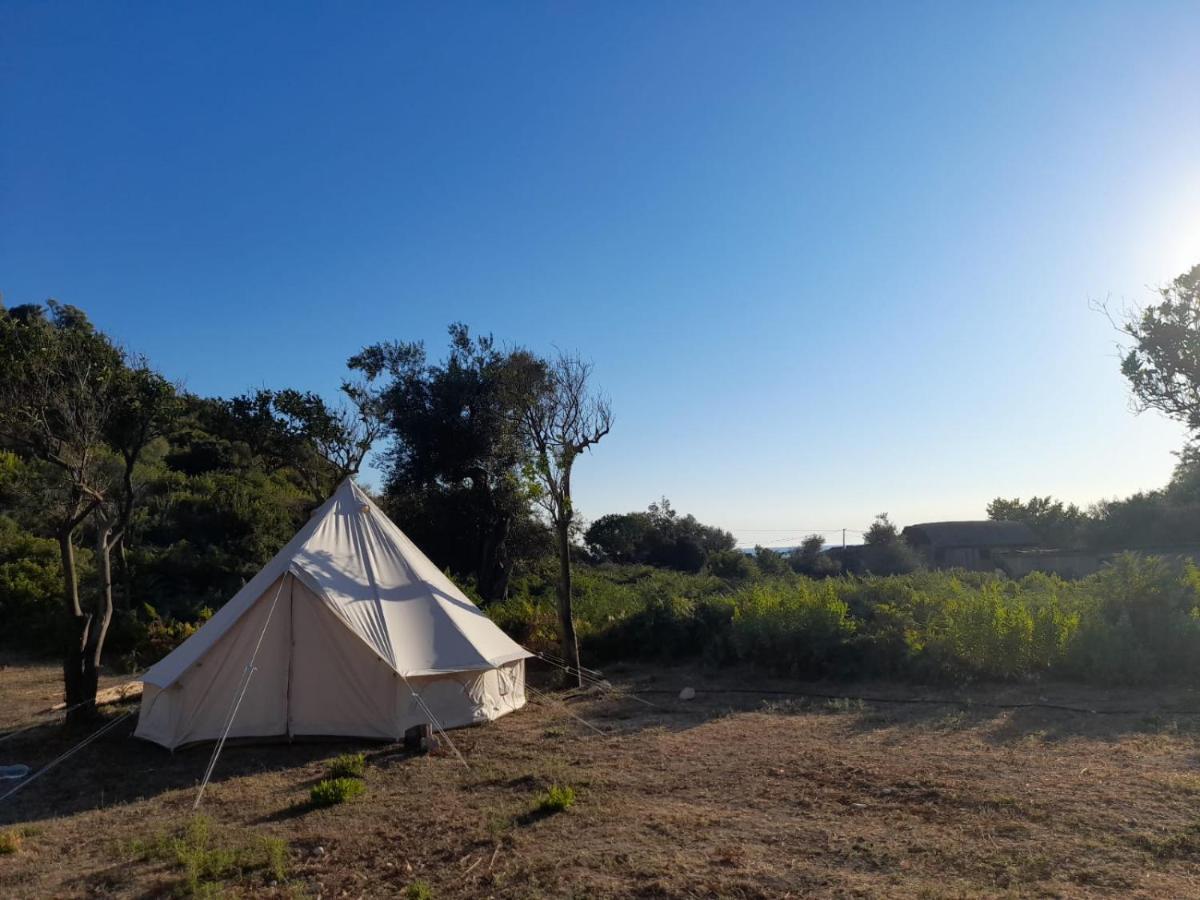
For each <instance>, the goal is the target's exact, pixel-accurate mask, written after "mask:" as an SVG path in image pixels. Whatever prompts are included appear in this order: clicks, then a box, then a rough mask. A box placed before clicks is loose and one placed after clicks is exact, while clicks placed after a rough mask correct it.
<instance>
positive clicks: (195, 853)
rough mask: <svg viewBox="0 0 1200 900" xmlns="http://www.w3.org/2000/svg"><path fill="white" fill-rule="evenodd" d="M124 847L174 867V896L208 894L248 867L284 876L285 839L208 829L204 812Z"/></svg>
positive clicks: (209, 823) (278, 878)
mask: <svg viewBox="0 0 1200 900" xmlns="http://www.w3.org/2000/svg"><path fill="white" fill-rule="evenodd" d="M127 850H128V852H129V853H130V855H132V856H133V857H134V858H136V859H142V860H151V861H155V862H165V863H168V864H169V865H171V866H173V867H175V868H176V869H177V870H179V871H180V873H181V876H180V879H179V881H178V882H177V883H176V884H175V886H174V893H175V895H176V896H183V897H212V896H217V895H219V894H220V893H221V887H222V884H223V883H224V882H226V881H229V880H231V879H238V878H243V877H245V876H246V875H249V874H251V873H254V872H262V873H264V874H265V875H267V876H269V877H271V878H273V879H275V880H276V881H282V880H283V879H284V878H286V877H287V844H286V843H285V842H284V841H283V840H281V839H280V838H273V837H266V836H263V835H256V836H254V837H253V838H251V839H250V840H244V839H241V837H240V835H237V834H234V833H233V832H222V831H219V830H218V829H216V828H214V825H213V822H212V820H211V819H210V818H208V817H207V816H202V815H198V816H193V817H192V818H191V819H190V820H188V822H187V824H186V825H185V826H184V827H183V828H182V829H181V830H180V831H179V832H177V833H173V834H161V835H159V836H157V837H156V838H154V839H152V840H149V841H133V842H132V843H130V844H129V845H128V846H127Z"/></svg>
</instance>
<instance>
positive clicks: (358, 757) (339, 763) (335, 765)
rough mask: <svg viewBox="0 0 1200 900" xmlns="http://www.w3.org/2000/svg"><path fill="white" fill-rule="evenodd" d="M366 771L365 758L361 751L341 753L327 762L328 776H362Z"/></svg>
mask: <svg viewBox="0 0 1200 900" xmlns="http://www.w3.org/2000/svg"><path fill="white" fill-rule="evenodd" d="M366 771H367V758H366V756H365V755H364V754H362V753H343V754H342V755H341V756H339V757H337V758H335V759H334V760H333V761H332V762H330V763H329V777H330V778H362V777H363V774H364V773H365V772H366Z"/></svg>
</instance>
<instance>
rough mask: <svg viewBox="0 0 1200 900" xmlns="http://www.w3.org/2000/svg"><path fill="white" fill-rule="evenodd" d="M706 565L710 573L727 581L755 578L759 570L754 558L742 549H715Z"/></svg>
mask: <svg viewBox="0 0 1200 900" xmlns="http://www.w3.org/2000/svg"><path fill="white" fill-rule="evenodd" d="M704 566H705V569H706V570H707V572H708V574H709V575H715V576H716V577H717V578H724V579H726V580H727V581H742V580H744V579H747V578H753V577H754V575H755V573H756V571H757V570H756V569H755V568H754V562H753V560H751V559H750V557H749V556H747V555H746V554H745V553H743V552H742V551H741V550H715V551H713V552H712V553H710V554H709V555H708V559H707V561H706V562H705V564H704Z"/></svg>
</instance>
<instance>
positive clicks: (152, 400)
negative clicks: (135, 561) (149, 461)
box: [95, 359, 180, 627]
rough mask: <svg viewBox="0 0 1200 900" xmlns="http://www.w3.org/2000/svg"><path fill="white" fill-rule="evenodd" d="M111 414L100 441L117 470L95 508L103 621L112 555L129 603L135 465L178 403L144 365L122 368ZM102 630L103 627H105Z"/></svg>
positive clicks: (141, 486) (140, 484)
mask: <svg viewBox="0 0 1200 900" xmlns="http://www.w3.org/2000/svg"><path fill="white" fill-rule="evenodd" d="M113 401H114V402H113V409H112V412H111V414H110V415H109V418H108V422H107V424H106V428H105V440H106V442H107V444H108V446H109V447H110V448H111V450H112V452H113V455H114V459H115V462H116V465H115V466H113V467H112V474H111V476H110V477H109V479H108V481H109V484H108V485H107V486H106V488H105V490H104V496H105V499H104V501H103V502H101V503H100V504H99V505H98V506H97V507H96V516H95V518H96V562H97V565H98V570H99V576H100V594H101V608H102V610H103V613H102V616H103V619H104V620H105V621H107V620H111V618H112V611H113V577H112V551H113V549H114V548H116V549H117V551H118V557H119V559H120V560H121V574H122V580H123V582H124V586H125V590H124V600H125V608H126V609H128V608H130V607H131V606H132V603H133V584H132V578H131V577H130V572H129V559H128V554H127V547H128V543H129V529H130V526H131V524H132V521H133V512H134V508H135V506H136V505H137V503H138V502H139V500H140V499H141V497H142V496H143V495H144V493H145V491H146V485H145V483H144V481H143V480H142V479H139V478H138V477H137V474H138V468H139V464H140V463H141V461H142V457H143V455H144V453H145V451H146V449H147V448H148V447H149V445H150V444H151V442H152V441H154V440H156V439H158V438H160V437H162V436H163V435H164V434H166V432H167V430H168V429H169V428H170V426H171V425H172V424H173V422H174V421H175V417H176V416H177V415H178V412H179V409H180V407H179V403H178V399H177V397H176V395H175V388H174V386H173V385H172V384H171V383H170V382H169V381H167V380H166V379H165V378H163V377H162V376H161V375H159V374H158V373H157V372H155V371H154V370H153V369H152V368H151V367H150V364H149V363H148V362H147V361H146V360H144V359H137V360H134V361H133V365H132V366H122V368H121V369H120V370H119V371H118V374H117V377H116V378H115V379H114V383H113ZM105 627H107V625H106V626H105Z"/></svg>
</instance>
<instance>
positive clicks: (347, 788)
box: [308, 777, 367, 807]
mask: <svg viewBox="0 0 1200 900" xmlns="http://www.w3.org/2000/svg"><path fill="white" fill-rule="evenodd" d="M366 790H367V789H366V786H365V785H364V784H363V783H362V781H361V780H360V779H358V778H346V777H342V778H326V779H324V780H323V781H319V782H317V783H316V784H314V785H313V787H312V790H311V791H309V795H308V799H309V804H310V805H312V806H314V807H323V806H336V805H337V804H339V803H345V802H346V801H347V800H354V799H356V798H358V797H361V796H362V795H363V794H364V793H366Z"/></svg>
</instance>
